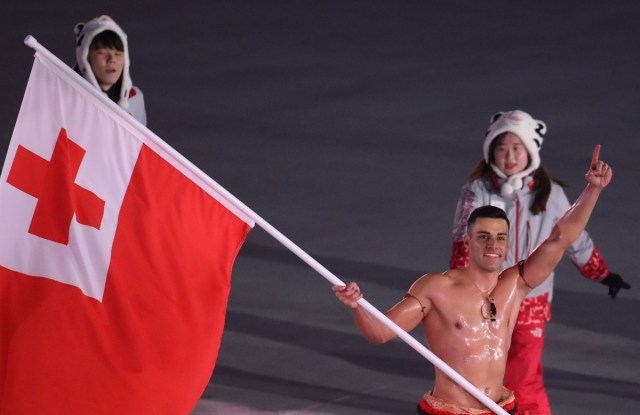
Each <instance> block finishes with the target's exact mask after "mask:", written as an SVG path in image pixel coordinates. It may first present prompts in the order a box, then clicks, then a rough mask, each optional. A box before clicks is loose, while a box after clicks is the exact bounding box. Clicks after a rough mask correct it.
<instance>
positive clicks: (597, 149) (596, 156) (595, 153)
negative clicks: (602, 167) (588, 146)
mask: <svg viewBox="0 0 640 415" xmlns="http://www.w3.org/2000/svg"><path fill="white" fill-rule="evenodd" d="M598 160H600V144H596V147H595V148H594V149H593V157H592V158H591V167H594V166H595V165H596V163H598Z"/></svg>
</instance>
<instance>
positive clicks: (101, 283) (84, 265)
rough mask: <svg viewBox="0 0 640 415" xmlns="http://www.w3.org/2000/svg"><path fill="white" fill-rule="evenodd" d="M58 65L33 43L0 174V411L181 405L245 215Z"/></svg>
mask: <svg viewBox="0 0 640 415" xmlns="http://www.w3.org/2000/svg"><path fill="white" fill-rule="evenodd" d="M66 70H68V68H66ZM66 70H65V69H63V68H61V67H60V65H59V63H56V61H55V60H51V59H50V57H48V56H45V55H43V54H42V53H36V59H35V62H34V66H33V69H32V72H31V76H30V79H29V82H28V85H27V90H26V93H25V97H24V101H23V103H22V107H21V109H20V113H19V115H18V119H17V122H16V126H15V130H14V133H13V137H12V140H11V144H10V146H9V149H8V152H7V157H6V160H5V163H4V166H3V170H2V176H1V177H0V413H1V414H4V415H15V414H29V415H33V414H65V415H68V414H110V415H111V414H171V415H174V414H187V413H189V412H190V411H191V409H192V408H193V407H194V405H195V404H196V403H197V401H198V399H199V398H200V396H201V394H202V392H203V390H204V388H205V387H206V385H207V383H208V382H209V379H210V377H211V374H212V371H213V368H214V365H215V361H216V358H217V354H218V349H219V346H220V341H221V337H222V331H223V326H224V319H225V313H226V307H227V298H228V294H229V289H230V276H231V270H232V267H233V263H234V260H235V258H236V254H237V253H238V250H239V249H240V247H241V246H242V243H243V241H244V240H245V238H246V236H247V234H248V232H249V230H250V228H251V227H252V226H253V224H254V223H253V220H252V219H251V218H249V217H248V216H246V215H245V214H243V213H242V211H241V210H240V209H239V208H237V207H234V204H233V202H232V201H229V198H228V197H225V194H224V193H221V192H220V189H218V188H216V187H215V186H212V185H211V184H210V183H209V182H208V181H207V179H208V178H207V177H206V176H204V175H203V174H202V173H201V172H200V171H199V170H197V169H194V166H192V165H190V164H189V163H188V162H186V163H185V160H184V159H183V158H181V156H179V155H177V153H175V152H172V151H173V150H171V149H170V148H169V147H168V146H167V145H166V144H164V143H163V142H162V141H161V140H159V139H157V137H155V136H153V134H152V133H151V132H150V131H148V130H146V129H145V128H144V127H143V126H142V125H141V124H139V123H137V122H136V121H135V120H133V118H131V117H129V116H128V115H127V114H125V113H124V112H123V111H122V110H121V109H120V108H119V107H118V106H117V105H113V104H112V103H111V102H110V101H108V100H106V99H103V98H102V97H101V95H100V93H99V92H98V91H97V90H96V91H93V90H91V88H92V87H91V86H90V85H89V84H88V83H86V85H84V83H85V81H84V80H83V79H82V78H80V77H77V76H75V74H73V73H71V72H70V71H66ZM88 88H89V89H88ZM154 137H155V138H154ZM203 176H204V178H203ZM209 180H210V179H209ZM211 182H212V181H211Z"/></svg>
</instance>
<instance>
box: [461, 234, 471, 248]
mask: <svg viewBox="0 0 640 415" xmlns="http://www.w3.org/2000/svg"><path fill="white" fill-rule="evenodd" d="M462 242H463V243H464V246H466V247H467V248H468V247H469V235H468V234H467V235H465V236H464V238H462Z"/></svg>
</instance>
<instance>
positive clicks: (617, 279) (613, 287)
mask: <svg viewBox="0 0 640 415" xmlns="http://www.w3.org/2000/svg"><path fill="white" fill-rule="evenodd" d="M600 284H604V285H606V286H608V287H609V295H610V296H611V298H612V299H613V298H616V295H618V291H620V290H621V289H622V288H624V289H625V290H628V289H629V288H631V286H630V285H629V284H628V283H627V282H626V281H625V280H623V279H622V277H621V276H620V275H618V274H614V273H613V272H611V273H609V275H607V276H606V277H604V278H603V279H601V280H600Z"/></svg>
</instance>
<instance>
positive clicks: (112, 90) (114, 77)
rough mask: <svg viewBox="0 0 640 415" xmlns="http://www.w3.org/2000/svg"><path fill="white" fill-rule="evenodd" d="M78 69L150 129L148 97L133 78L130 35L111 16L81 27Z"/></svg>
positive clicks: (78, 27) (77, 50)
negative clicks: (130, 73)
mask: <svg viewBox="0 0 640 415" xmlns="http://www.w3.org/2000/svg"><path fill="white" fill-rule="evenodd" d="M74 32H75V34H76V64H75V66H74V69H75V70H76V71H77V72H78V73H79V74H80V75H82V77H83V78H84V79H86V80H87V81H89V83H91V84H92V85H93V86H95V87H96V88H98V89H100V90H101V91H103V92H104V93H105V94H107V96H108V97H109V98H110V99H111V100H112V101H114V102H115V103H117V104H118V105H119V106H121V107H122V108H123V109H124V110H125V111H127V112H128V113H129V114H131V115H132V116H133V117H134V118H135V119H137V120H138V121H140V122H141V123H142V124H144V125H147V113H146V110H145V106H144V96H143V94H142V91H141V90H140V88H137V87H135V86H134V85H133V83H132V81H131V76H130V75H129V66H130V59H129V46H128V42H127V35H126V34H125V33H124V31H123V30H122V29H121V28H120V26H118V25H117V24H116V22H114V21H113V20H112V19H111V18H110V17H109V16H105V15H103V16H100V17H96V18H94V19H92V20H90V21H88V22H86V23H78V24H76V26H75V28H74Z"/></svg>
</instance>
